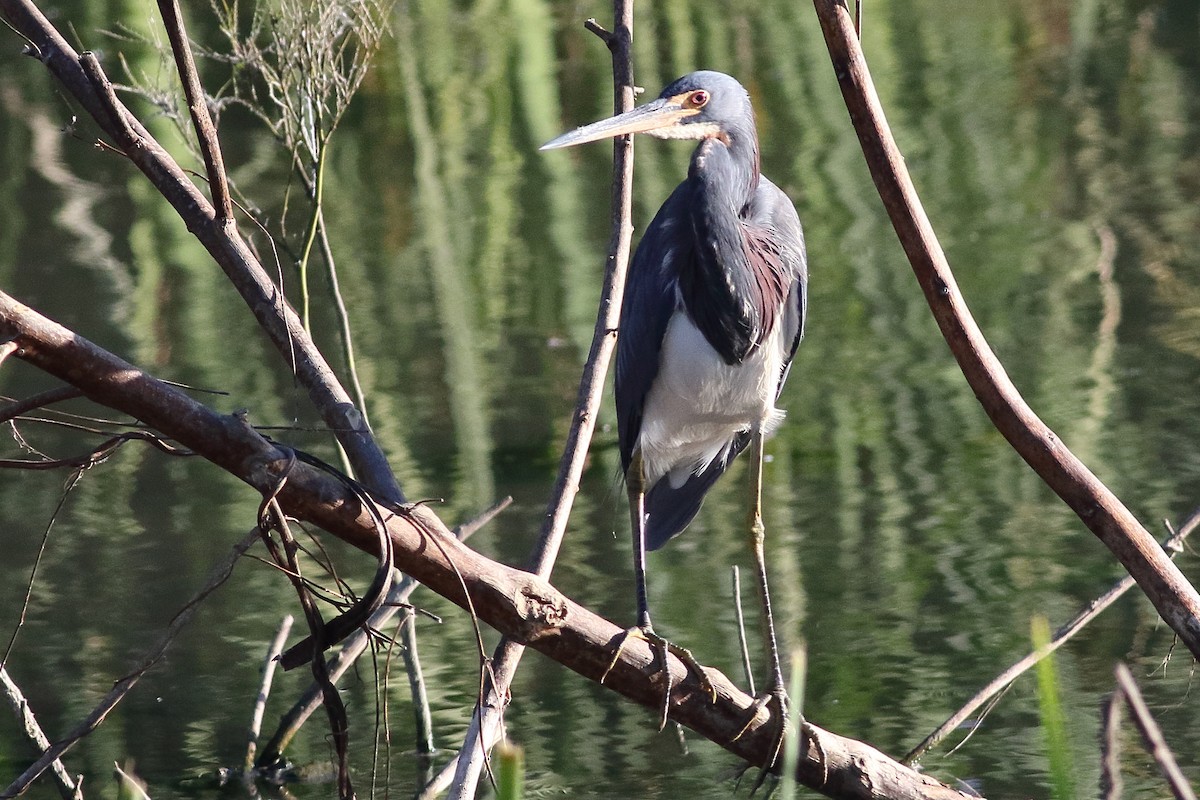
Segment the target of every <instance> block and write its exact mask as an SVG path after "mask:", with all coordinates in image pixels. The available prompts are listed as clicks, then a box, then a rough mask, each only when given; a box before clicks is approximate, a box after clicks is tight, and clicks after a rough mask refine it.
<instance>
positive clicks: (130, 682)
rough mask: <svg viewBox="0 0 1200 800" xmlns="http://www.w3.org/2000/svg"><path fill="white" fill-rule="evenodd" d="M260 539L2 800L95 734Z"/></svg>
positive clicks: (242, 547) (220, 570)
mask: <svg viewBox="0 0 1200 800" xmlns="http://www.w3.org/2000/svg"><path fill="white" fill-rule="evenodd" d="M257 539H258V530H257V529H255V530H252V531H250V533H248V534H246V536H245V537H244V538H243V539H242V540H241V541H240V542H238V543H237V544H236V545H234V546H233V550H232V551H231V552H230V553H229V554H228V555H227V556H226V557H225V558H224V559H223V560H222V561H221V562H220V563H219V564H217V565H216V566H215V567H214V568H213V569H212V571H210V572H209V574H208V578H207V580H205V582H204V586H203V587H201V589H200V591H198V592H197V593H196V594H195V595H194V596H193V597H192V598H191V599H190V600H188V602H187V604H186V605H184V607H183V608H182V609H181V610H180V611H179V613H177V614H176V615H175V617H174V618H173V619H172V620H171V622H170V624H169V625H167V629H166V631H164V632H163V635H162V636H161V637H159V640H158V641H157V642H156V643H155V644H154V646H153V647H151V648H150V650H148V651H147V652H146V654H145V655H143V656H142V658H141V659H140V660H139V661H138V664H137V666H135V667H134V668H133V670H132V671H131V672H129V673H128V674H126V675H125V676H124V677H122V678H120V679H119V680H118V681H117V682H116V685H114V686H113V688H112V690H111V691H109V693H108V694H106V695H105V696H104V697H103V698H102V699H101V700H100V702H99V704H97V705H96V707H95V708H94V709H92V711H91V713H89V714H88V715H87V716H86V717H84V719H83V721H82V722H80V723H79V724H78V725H76V726H75V728H73V729H72V730H71V732H70V733H68V734H67V735H66V736H65V737H63V738H62V739H60V740H59V741H57V742H55V743H54V745H52V746H51V747H50V748H49V749H47V750H46V751H45V752H44V753H43V754H42V756H41V757H40V758H39V759H38V760H37V761H35V762H34V763H33V764H32V765H31V766H30V767H29V768H28V769H26V770H25V771H24V772H22V773H21V775H20V776H19V777H18V778H17V779H16V780H14V781H13V782H12V783H10V784H9V785H8V786H7V787H6V788H5V789H4V791H2V792H0V798H9V797H16V796H17V795H19V794H21V793H22V792H24V791H25V790H26V789H27V788H29V784H31V783H33V781H35V780H36V779H37V777H38V776H39V775H41V774H42V773H43V772H45V771H46V768H47V767H48V766H50V765H51V764H52V763H54V761H55V760H57V759H58V758H60V757H61V756H62V755H63V754H64V753H66V752H67V751H68V750H70V749H71V748H72V747H74V746H75V744H76V743H77V742H78V741H79V740H80V739H82V738H83V737H85V736H87V735H88V734H89V733H91V732H92V731H94V730H95V729H96V728H97V727H98V726H99V725H100V723H101V722H103V721H104V718H105V717H107V716H108V713H109V712H110V711H112V710H113V708H115V707H116V705H117V704H118V703H120V702H121V700H123V699H124V698H125V695H127V694H129V690H130V689H132V688H133V687H134V686H135V685H136V684H137V682H138V681H139V680H140V679H141V677H142V675H144V674H145V673H146V670H148V669H150V667H152V666H154V665H155V664H156V663H158V660H159V659H160V658H162V656H163V654H164V653H166V651H167V648H168V647H170V646H171V643H172V642H173V641H174V640H175V637H176V636H178V635H179V632H180V631H181V630H183V628H184V627H185V626H186V625H187V624H188V623H189V622H191V621H192V617H194V616H195V615H196V609H197V608H198V607H199V605H200V603H201V602H203V601H204V599H205V598H206V597H208V596H209V595H210V594H212V593H213V592H214V591H215V590H216V589H217V588H218V587H219V586H220V585H221V584H222V583H224V582H225V581H226V580H227V579H228V578H229V576H230V575H232V574H233V568H234V565H235V564H237V560H238V559H239V558H241V556H242V554H243V553H245V552H246V550H248V549H249V548H250V546H251V545H253V544H254V542H255V541H256V540H257Z"/></svg>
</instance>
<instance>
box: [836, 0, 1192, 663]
mask: <svg viewBox="0 0 1200 800" xmlns="http://www.w3.org/2000/svg"><path fill="white" fill-rule="evenodd" d="M814 5H815V7H816V10H817V16H818V17H819V18H820V20H821V29H822V30H823V31H824V34H825V43H826V45H827V46H828V48H829V56H830V58H831V59H832V61H833V71H834V74H835V75H836V76H837V80H838V84H839V86H840V87H841V90H842V97H843V99H844V100H845V101H846V108H847V109H848V110H849V112H850V121H851V123H853V125H854V130H855V132H856V133H857V134H858V140H859V143H860V144H861V145H862V148H863V155H864V156H865V157H866V160H867V167H868V168H869V169H870V171H871V178H872V179H873V180H874V181H875V187H876V188H877V189H878V190H879V196H880V199H882V201H883V205H884V208H885V209H886V210H887V213H888V216H889V217H890V218H891V221H892V227H893V228H895V230H896V235H897V237H899V239H900V244H901V246H903V248H904V252H905V254H906V255H907V256H908V260H909V262H910V263H911V264H912V268H913V272H914V273H915V274H916V277H917V282H918V283H920V285H921V290H922V291H923V292H924V293H925V299H926V300H927V301H928V303H929V308H930V310H931V311H932V312H933V316H934V319H936V320H937V323H938V327H939V328H940V329H941V331H942V336H943V337H944V338H945V339H946V343H947V344H948V345H949V346H950V352H951V353H953V354H954V358H955V360H956V361H957V362H958V366H959V368H960V369H961V370H962V373H963V375H964V376H965V377H966V379H967V383H968V384H970V386H971V390H972V391H973V392H974V393H975V396H976V397H977V398H978V399H979V402H980V404H981V405H982V406H983V409H984V411H986V412H987V415H988V417H990V418H991V420H992V423H993V424H994V425H995V426H996V429H997V430H998V431H1000V433H1001V434H1002V435H1003V436H1004V438H1005V439H1007V440H1008V443H1009V444H1010V445H1011V446H1012V448H1013V449H1014V450H1016V451H1017V453H1018V454H1019V455H1020V456H1021V458H1023V459H1024V460H1025V461H1026V463H1028V464H1029V466H1030V467H1032V468H1033V470H1034V472H1036V473H1037V474H1038V477H1040V478H1041V479H1042V480H1043V481H1044V482H1045V483H1046V485H1047V486H1049V487H1050V488H1051V489H1053V490H1054V492H1055V494H1057V495H1058V496H1059V497H1060V498H1062V500H1063V502H1064V503H1066V504H1067V505H1068V506H1069V507H1070V508H1071V510H1072V511H1074V512H1075V513H1076V514H1077V515H1078V516H1079V519H1080V520H1081V521H1082V522H1083V524H1084V525H1086V526H1087V527H1088V529H1089V530H1090V531H1091V532H1092V533H1094V534H1095V535H1096V537H1097V538H1099V539H1100V541H1101V542H1103V543H1104V544H1105V546H1106V547H1108V549H1109V550H1110V551H1112V554H1113V555H1114V556H1116V557H1117V560H1119V561H1120V562H1121V564H1122V565H1123V566H1124V567H1125V569H1126V570H1127V571H1128V572H1129V574H1130V575H1132V576H1133V578H1134V580H1136V581H1137V583H1138V586H1139V587H1141V589H1142V591H1143V592H1144V593H1145V594H1146V596H1147V597H1148V598H1150V602H1151V603H1153V604H1154V607H1155V608H1156V609H1157V610H1158V613H1159V615H1160V616H1161V617H1162V618H1163V620H1164V621H1165V622H1166V623H1167V624H1168V625H1169V626H1170V627H1171V629H1172V630H1174V631H1175V633H1176V634H1178V635H1179V638H1180V640H1181V641H1182V642H1183V643H1184V644H1185V645H1186V646H1187V648H1188V650H1190V651H1191V652H1192V655H1193V656H1194V657H1196V658H1200V594H1197V593H1196V589H1195V587H1193V586H1192V585H1191V584H1190V583H1189V582H1188V580H1187V578H1185V577H1184V575H1183V573H1182V572H1180V571H1179V567H1177V566H1176V565H1175V564H1174V563H1172V561H1171V559H1170V558H1169V557H1168V556H1167V553H1166V552H1165V551H1164V550H1163V548H1162V547H1161V546H1160V545H1159V543H1158V542H1157V541H1155V539H1154V537H1153V536H1151V535H1150V532H1149V531H1147V530H1146V529H1145V528H1144V527H1142V524H1141V523H1140V522H1138V520H1137V518H1136V517H1134V516H1133V514H1132V513H1131V512H1130V511H1129V509H1128V508H1126V507H1125V505H1124V504H1123V503H1122V502H1121V500H1120V499H1119V498H1118V497H1117V496H1116V495H1114V494H1113V493H1112V492H1111V491H1110V490H1109V489H1108V487H1107V486H1105V485H1104V484H1103V483H1102V482H1101V481H1100V479H1099V478H1097V477H1096V476H1095V475H1094V474H1093V473H1092V472H1091V470H1089V469H1088V468H1087V466H1086V465H1085V464H1084V463H1083V462H1082V461H1080V460H1079V459H1078V458H1077V457H1076V456H1075V455H1074V454H1073V453H1072V452H1071V451H1070V450H1069V449H1068V448H1067V446H1066V444H1064V443H1063V441H1062V440H1061V439H1059V438H1058V436H1057V435H1056V434H1055V433H1054V431H1052V430H1050V428H1049V427H1048V426H1047V425H1046V424H1045V423H1044V422H1042V420H1041V419H1039V418H1038V416H1037V414H1035V413H1034V412H1033V409H1031V408H1030V407H1029V405H1028V404H1027V403H1026V402H1025V400H1024V398H1022V397H1021V394H1020V392H1018V391H1017V388H1016V386H1014V385H1013V383H1012V381H1011V380H1009V378H1008V374H1007V373H1006V372H1005V371H1004V366H1003V365H1002V364H1001V363H1000V360H999V359H998V358H996V354H995V353H993V352H992V349H991V347H990V346H989V345H988V343H987V340H986V339H985V338H984V336H983V333H982V332H981V331H980V330H979V326H978V325H976V324H975V320H974V318H973V317H972V316H971V311H970V309H969V308H967V304H966V301H965V300H964V299H963V296H962V294H961V293H960V292H959V290H958V284H957V283H956V282H955V280H954V274H953V273H952V272H951V271H950V264H949V262H948V261H947V260H946V254H945V253H944V252H943V251H942V246H941V245H940V244H939V243H938V239H937V235H936V234H935V233H934V232H933V226H932V225H931V224H930V222H929V218H928V217H927V216H926V215H925V210H924V208H923V207H922V206H921V200H920V198H919V197H917V191H916V188H915V187H914V186H913V182H912V178H910V177H909V174H908V168H907V167H905V165H904V156H903V155H902V154H901V153H900V149H899V148H898V147H897V146H896V142H895V140H894V139H893V138H892V134H891V131H890V129H889V128H888V124H887V119H886V118H885V117H884V114H883V107H882V105H881V104H880V102H879V96H878V95H877V94H876V93H875V86H874V83H873V82H872V81H871V73H870V71H869V70H868V69H867V62H866V59H865V58H864V57H863V53H862V49H861V47H860V46H859V41H858V36H857V34H856V33H855V29H854V21H853V20H852V19H851V16H850V12H849V11H848V10H847V9H846V6H845V5H844V4H843V3H841V2H839V1H838V0H814Z"/></svg>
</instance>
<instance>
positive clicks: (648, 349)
mask: <svg viewBox="0 0 1200 800" xmlns="http://www.w3.org/2000/svg"><path fill="white" fill-rule="evenodd" d="M684 202H685V195H684V186H683V185H682V184H681V185H680V186H679V187H678V188H677V189H676V190H675V191H674V192H673V193H672V194H671V196H670V197H669V198H667V201H666V202H665V203H663V205H662V208H660V209H659V210H658V213H657V214H656V215H655V216H654V220H653V221H652V222H651V223H650V226H649V227H648V228H647V229H646V233H645V235H643V236H642V240H641V242H640V243H639V244H638V248H637V252H635V253H634V255H633V261H632V263H631V264H630V267H629V278H628V279H627V281H626V284H625V299H624V300H623V301H622V303H621V324H620V335H619V336H618V339H617V371H616V401H617V438H618V440H619V442H620V446H621V469H622V472H625V471H627V470H628V469H629V460H630V458H631V457H632V456H633V448H634V446H635V445H636V444H637V439H638V434H639V433H640V432H641V428H642V409H643V407H644V406H645V404H646V395H647V394H648V393H649V392H650V386H651V384H653V383H654V378H655V377H656V376H657V375H658V365H659V354H660V351H661V350H662V342H663V337H664V336H666V332H667V323H668V322H669V321H670V319H671V315H672V314H674V313H675V309H676V306H677V304H678V297H677V294H678V292H677V290H676V285H677V275H678V272H679V259H686V258H690V257H691V251H692V243H691V238H690V230H689V229H688V228H687V227H686V225H685V224H684V223H683V222H682V220H683V219H684V217H683V205H684Z"/></svg>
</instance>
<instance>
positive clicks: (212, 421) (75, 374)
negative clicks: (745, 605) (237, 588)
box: [0, 292, 964, 800]
mask: <svg viewBox="0 0 1200 800" xmlns="http://www.w3.org/2000/svg"><path fill="white" fill-rule="evenodd" d="M3 339H10V340H12V341H13V342H15V343H16V345H17V348H16V350H15V352H14V355H15V356H16V357H17V358H18V359H20V360H22V361H24V362H26V363H28V364H31V365H33V366H35V367H37V368H38V369H41V370H43V371H44V372H47V373H48V374H50V375H53V376H55V377H57V378H59V379H61V380H64V381H67V382H68V383H70V384H71V385H73V386H76V387H77V388H79V389H80V390H81V391H82V392H83V393H84V395H85V396H87V397H88V398H89V399H91V400H93V401H95V402H98V403H101V404H103V405H106V406H108V407H110V408H112V409H115V410H118V411H121V412H124V413H126V414H129V415H131V416H133V417H134V418H136V419H139V420H141V421H142V422H144V423H145V424H146V425H148V426H150V427H152V428H154V429H156V430H158V431H159V432H161V433H162V434H163V435H165V436H168V437H170V438H172V439H174V440H176V441H178V442H179V443H180V444H181V445H183V446H185V447H188V448H190V449H191V450H193V451H195V452H196V453H197V454H198V455H200V456H202V457H204V458H206V459H207V460H209V461H211V462H212V463H214V464H216V465H217V466H219V467H221V468H222V469H225V470H226V471H228V472H230V473H231V474H233V475H235V476H237V477H238V478H239V479H241V480H243V481H244V482H246V483H247V484H249V485H250V486H252V487H254V488H255V489H256V490H257V491H259V492H260V493H262V494H264V495H270V494H271V493H272V492H273V491H274V489H275V488H276V487H277V486H278V484H279V479H280V477H281V475H282V474H283V473H284V471H285V470H286V469H287V468H288V465H289V462H290V461H291V459H290V458H289V454H288V452H286V451H284V450H282V449H281V448H279V447H277V446H276V445H274V444H273V443H271V442H269V441H267V440H266V439H264V438H263V437H262V436H260V435H259V434H258V433H257V432H255V431H254V430H253V429H252V428H251V427H250V426H249V425H248V424H247V423H246V422H245V421H244V420H243V419H241V418H239V417H235V416H224V415H220V414H217V413H216V412H214V411H212V410H211V409H209V408H208V407H206V406H204V405H203V404H202V403H199V402H197V401H196V400H194V399H192V398H190V397H188V396H187V395H185V394H183V392H181V391H179V390H177V389H175V388H173V387H171V386H169V385H167V384H166V383H163V382H162V381H159V380H157V379H155V378H153V377H152V376H150V375H148V374H146V373H145V372H142V371H141V370H139V369H137V368H136V367H134V366H132V365H130V364H128V363H127V362H125V361H122V360H121V359H120V358H118V357H116V356H114V355H113V354H111V353H109V352H107V351H105V350H103V349H101V348H99V347H97V346H96V345H94V344H92V343H91V342H89V341H87V340H86V339H84V338H83V337H81V336H79V335H77V334H75V333H73V332H72V331H70V330H68V329H66V328H64V327H62V326H61V325H58V324H57V323H54V322H52V321H50V320H48V319H46V318H45V317H42V316H41V315H39V314H37V312H35V311H33V310H32V309H30V308H28V307H26V306H24V305H22V304H21V303H19V302H18V301H16V300H14V299H13V298H11V297H10V296H8V295H7V294H4V293H3V292H0V340H3ZM276 500H277V502H278V503H279V506H280V507H281V508H282V510H283V512H284V513H286V514H287V515H288V516H289V517H295V518H297V519H300V520H303V521H306V522H310V523H312V524H314V525H316V526H318V527H321V528H323V529H324V530H326V531H328V532H329V533H331V534H333V535H335V536H337V537H338V538H340V539H343V540H344V541H346V542H348V543H350V544H351V545H354V546H355V547H358V548H359V549H361V550H364V551H366V552H368V553H371V554H373V555H378V549H379V537H378V532H377V525H376V518H377V517H376V516H375V515H376V514H378V513H381V512H382V513H384V515H385V521H386V525H387V535H388V537H389V538H390V540H391V543H392V547H393V550H394V553H395V563H396V566H397V567H398V568H400V569H402V570H404V571H405V572H406V573H408V574H410V575H412V576H413V577H414V578H415V579H417V580H419V581H420V582H421V583H423V584H424V585H425V586H427V587H428V588H430V589H432V590H433V591H435V592H437V593H438V594H440V595H442V596H443V597H445V598H447V599H448V600H450V601H451V602H453V603H456V604H457V605H459V606H460V607H463V608H467V607H468V606H470V607H472V608H474V610H475V612H476V613H477V614H478V617H479V619H480V620H482V621H483V622H485V623H487V624H488V625H491V626H492V627H493V628H495V629H496V630H498V631H500V632H501V633H503V634H504V635H506V636H509V637H512V638H513V639H514V640H516V641H518V642H521V643H522V644H525V645H527V646H529V647H532V648H534V649H535V650H538V651H539V652H541V653H543V654H544V655H546V656H548V657H549V658H551V659H552V660H554V661H557V662H559V663H560V664H562V665H564V666H566V667H568V668H570V669H572V670H574V671H575V672H577V673H579V674H580V675H583V676H584V677H586V678H588V679H589V680H592V681H597V682H598V681H599V679H600V676H601V675H603V674H604V673H605V670H606V668H607V667H608V665H609V661H610V660H611V657H612V653H613V643H614V641H615V640H616V639H617V637H618V636H620V635H621V634H622V633H623V629H622V628H620V627H618V626H617V625H615V624H614V623H612V622H609V621H608V620H606V619H603V618H602V617H600V616H598V615H597V614H595V613H593V612H591V611H589V610H588V609H586V608H584V607H583V606H580V605H579V604H577V603H575V602H574V601H572V600H570V599H569V598H567V597H565V596H564V595H563V594H561V593H560V592H558V591H557V590H556V589H555V588H554V587H553V586H551V585H550V584H549V583H548V582H547V581H546V580H544V579H542V578H539V577H538V576H536V575H533V574H531V573H528V572H524V571H522V570H518V569H513V568H512V567H507V566H504V565H502V564H499V563H496V562H494V561H491V560H489V559H487V558H485V557H484V556H482V555H480V554H479V553H477V552H475V551H474V550H472V549H471V548H469V547H467V546H466V545H465V544H463V543H461V542H459V541H458V539H456V538H455V537H454V536H453V534H451V533H450V532H449V531H448V530H447V529H446V528H445V526H444V525H443V524H442V523H441V521H440V520H439V519H438V518H437V516H436V515H434V514H433V513H432V512H431V511H429V510H428V509H426V508H424V507H421V506H407V507H403V508H402V509H401V510H399V511H396V512H386V511H383V510H382V509H380V508H376V509H371V510H368V509H367V508H365V507H364V501H363V499H362V498H361V497H360V496H358V495H356V494H355V493H353V492H351V491H350V490H349V489H348V488H347V487H346V485H345V484H344V483H343V482H341V481H339V480H337V479H335V478H333V477H331V476H329V475H328V474H326V473H324V472H321V471H318V470H316V469H315V468H313V467H310V466H309V465H307V464H304V463H296V464H295V465H294V466H293V467H292V468H291V470H290V472H289V473H288V480H287V482H286V483H285V484H284V485H283V487H282V488H281V489H280V490H279V492H278V494H277V495H276ZM464 590H465V594H464ZM669 668H670V670H671V673H672V679H673V681H674V682H675V683H676V684H677V686H678V689H677V690H676V692H675V694H674V695H673V699H674V703H673V705H672V708H671V717H672V719H675V720H677V721H678V722H680V723H682V724H684V725H686V726H688V727H689V728H691V729H693V730H694V731H696V732H697V733H699V734H700V735H701V736H704V737H706V738H708V739H710V740H712V741H714V742H716V743H717V744H719V745H720V746H721V747H723V748H725V749H726V750H728V751H729V752H731V753H733V754H735V755H737V756H738V757H740V758H742V759H745V760H746V761H748V762H750V763H752V764H759V763H763V762H764V761H765V760H766V757H767V750H768V748H769V747H770V745H771V740H772V735H773V733H774V727H773V726H772V725H771V724H770V721H769V715H768V713H767V712H766V711H765V710H760V713H759V714H758V715H757V717H756V718H755V719H754V721H753V722H752V723H751V725H750V726H749V727H748V729H747V730H746V731H745V733H743V734H742V735H741V736H740V737H738V736H737V734H738V732H739V731H740V730H741V729H742V728H743V726H744V724H745V721H746V719H747V717H748V716H749V713H750V709H751V707H752V706H753V704H754V699H753V698H752V697H750V696H749V695H747V694H745V693H744V692H742V691H741V690H740V689H739V688H738V687H737V686H735V685H734V684H733V683H732V682H731V681H729V680H728V679H727V678H726V677H725V676H724V675H722V674H721V673H720V672H718V671H716V670H709V677H710V679H711V680H712V683H713V686H714V687H715V689H716V692H717V700H716V702H710V701H709V698H708V696H707V694H706V693H705V691H704V690H703V689H702V688H701V687H700V685H699V683H698V682H697V681H696V679H695V676H694V675H692V674H691V672H690V671H689V670H688V669H687V668H686V667H685V666H684V665H683V664H682V663H681V662H679V661H678V660H677V659H675V658H673V657H672V658H671V659H670V661H669ZM655 674H656V665H655V664H654V655H653V654H652V652H651V650H650V648H649V646H648V645H645V644H643V643H631V644H630V645H628V646H626V647H625V648H624V649H623V650H622V652H621V657H620V659H619V661H618V662H617V663H616V664H615V666H613V667H612V669H611V671H609V672H608V675H607V677H606V679H605V682H604V687H605V688H606V689H608V690H610V691H615V692H617V693H619V694H621V695H622V696H624V697H625V698H627V699H629V700H631V701H633V702H636V703H639V704H641V705H644V706H646V707H648V708H657V707H658V705H659V703H660V701H661V688H660V687H659V686H658V684H657V682H656V681H655V680H654V678H655ZM811 735H812V736H813V737H814V738H815V739H816V740H817V742H818V743H819V745H820V746H819V747H810V748H808V752H807V756H806V758H805V759H804V760H802V762H801V763H800V765H799V767H798V769H797V777H798V779H799V780H800V781H801V782H802V783H804V784H805V785H808V786H811V787H813V788H816V789H819V790H820V791H822V792H825V793H826V794H829V795H830V796H833V797H847V798H882V797H891V798H931V797H932V798H956V799H958V800H961V798H963V797H964V795H962V794H961V793H959V792H957V791H955V790H953V789H951V788H949V787H947V786H944V785H943V784H941V783H938V782H937V781H936V780H934V779H932V778H929V777H927V776H923V775H920V774H918V773H916V772H914V771H913V770H911V769H908V768H907V767H903V766H901V765H900V764H898V763H896V762H895V761H893V760H891V759H889V758H888V757H887V756H884V755H883V754H882V753H879V752H878V751H876V750H874V749H873V748H871V747H869V746H867V745H865V744H863V743H861V742H857V741H854V740H852V739H846V738H843V737H841V736H838V735H836V734H833V733H829V732H827V731H823V730H821V729H819V728H814V729H813V731H812V734H811ZM818 754H822V755H823V756H824V758H821V757H820V756H819V755H818Z"/></svg>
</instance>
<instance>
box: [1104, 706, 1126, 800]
mask: <svg viewBox="0 0 1200 800" xmlns="http://www.w3.org/2000/svg"><path fill="white" fill-rule="evenodd" d="M1101 705H1102V707H1101V709H1100V717H1101V728H1100V729H1101V735H1100V797H1101V798H1102V800H1120V798H1121V788H1122V787H1121V736H1120V734H1121V691H1120V690H1119V689H1117V690H1114V691H1113V692H1112V693H1111V694H1109V695H1108V697H1106V698H1105V699H1104V702H1103V703H1102V704H1101Z"/></svg>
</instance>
